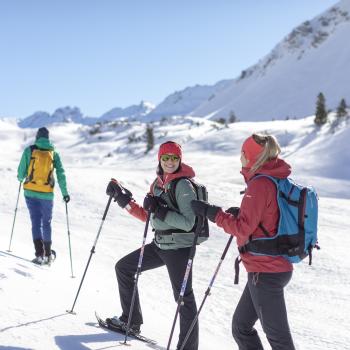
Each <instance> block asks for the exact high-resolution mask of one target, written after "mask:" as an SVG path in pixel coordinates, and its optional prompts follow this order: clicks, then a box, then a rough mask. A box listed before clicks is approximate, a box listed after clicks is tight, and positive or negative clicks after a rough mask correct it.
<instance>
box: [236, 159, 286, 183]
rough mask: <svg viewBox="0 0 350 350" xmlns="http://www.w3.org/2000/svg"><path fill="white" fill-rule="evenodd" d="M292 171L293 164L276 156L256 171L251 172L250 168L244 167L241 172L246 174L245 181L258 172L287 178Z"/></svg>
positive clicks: (278, 177)
mask: <svg viewBox="0 0 350 350" xmlns="http://www.w3.org/2000/svg"><path fill="white" fill-rule="evenodd" d="M291 172H292V169H291V166H290V165H289V164H288V163H287V162H285V161H284V160H283V159H280V158H275V159H272V160H270V161H268V162H266V163H265V164H264V165H263V166H262V167H261V168H260V169H258V170H257V171H255V172H254V173H252V172H250V168H242V171H241V174H242V175H243V176H244V180H245V182H248V181H249V180H250V179H251V178H252V177H254V176H255V175H258V174H264V175H270V176H273V177H276V178H277V179H285V178H287V177H288V176H289V175H290V174H291Z"/></svg>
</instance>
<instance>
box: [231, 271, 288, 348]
mask: <svg viewBox="0 0 350 350" xmlns="http://www.w3.org/2000/svg"><path fill="white" fill-rule="evenodd" d="M291 277H292V272H281V273H252V272H250V273H248V282H247V285H246V286H245V289H244V291H243V294H242V296H241V299H240V301H239V303H238V305H237V308H236V310H235V313H234V315H233V319H232V334H233V337H234V338H235V340H236V343H237V344H238V346H239V350H263V346H262V344H261V341H260V339H259V336H258V333H257V331H256V330H255V328H254V324H255V322H256V321H257V320H258V319H259V320H260V323H261V325H262V328H263V330H264V332H265V334H266V337H267V339H268V341H269V343H270V345H271V348H272V350H295V347H294V344H293V339H292V336H291V334H290V330H289V325H288V318H287V310H286V304H285V301H284V293H283V288H284V287H285V286H286V285H287V284H288V282H289V281H290V279H291Z"/></svg>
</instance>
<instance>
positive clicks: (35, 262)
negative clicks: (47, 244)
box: [32, 256, 44, 265]
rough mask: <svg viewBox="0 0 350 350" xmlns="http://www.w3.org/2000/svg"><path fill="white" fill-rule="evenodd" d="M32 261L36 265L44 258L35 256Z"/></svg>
mask: <svg viewBox="0 0 350 350" xmlns="http://www.w3.org/2000/svg"><path fill="white" fill-rule="evenodd" d="M32 262H33V263H34V264H37V265H42V264H43V263H44V259H43V257H42V256H36V257H35V258H34V259H33V260H32Z"/></svg>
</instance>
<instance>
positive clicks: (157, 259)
mask: <svg viewBox="0 0 350 350" xmlns="http://www.w3.org/2000/svg"><path fill="white" fill-rule="evenodd" d="M190 249H191V248H181V249H176V250H161V249H159V248H158V247H157V246H156V245H155V244H154V243H153V242H152V243H150V244H146V246H145V250H144V255H143V261H142V268H141V271H147V270H151V269H155V268H157V267H160V266H164V265H165V266H166V267H167V269H168V274H169V277H170V281H171V285H172V288H173V293H174V299H175V301H177V300H178V298H179V294H180V290H181V285H182V281H183V278H184V274H185V270H186V267H187V262H188V258H189V253H190ZM139 256H140V249H137V250H135V251H134V252H132V253H130V254H128V255H126V256H124V257H123V258H122V259H120V260H119V261H118V262H117V264H116V265H115V270H116V273H117V279H118V287H119V295H120V302H121V306H122V309H123V314H122V316H121V318H122V320H123V321H125V322H127V319H128V316H129V310H130V305H131V298H132V292H133V288H134V276H135V272H136V270H137V265H138V260H139ZM196 313H197V306H196V301H195V298H194V294H193V290H192V272H191V273H190V275H189V277H188V281H187V286H186V290H185V294H184V305H183V306H181V308H180V335H179V342H178V347H179V346H180V345H181V344H182V341H183V339H184V338H185V336H186V333H187V330H188V329H189V327H190V325H191V323H192V320H193V319H194V317H195V315H196ZM131 323H132V324H142V323H143V318H142V312H141V306H140V300H139V295H138V293H137V294H136V298H135V305H134V310H133V314H132V321H131ZM169 331H170V330H169ZM184 349H185V350H197V349H198V323H197V325H196V327H194V329H193V331H192V333H191V336H190V337H189V339H188V341H187V343H186V346H185V348H184Z"/></svg>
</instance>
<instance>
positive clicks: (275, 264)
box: [215, 158, 293, 272]
mask: <svg viewBox="0 0 350 350" xmlns="http://www.w3.org/2000/svg"><path fill="white" fill-rule="evenodd" d="M249 171H250V169H248V168H243V169H242V172H241V173H242V175H243V176H244V179H245V181H246V183H247V189H246V192H245V194H244V197H243V199H242V203H241V207H240V212H239V215H238V217H237V218H235V217H234V216H233V215H231V214H228V213H225V212H223V211H222V210H220V211H219V212H218V214H217V216H216V218H215V222H216V224H217V225H218V226H219V227H222V228H223V229H224V230H225V232H227V233H229V234H231V235H233V236H235V237H236V240H237V245H238V246H241V245H244V244H245V243H246V242H247V241H248V240H249V237H250V236H251V235H253V237H265V235H264V233H263V232H262V230H261V229H260V228H259V223H261V224H262V225H263V226H264V228H265V229H266V230H267V231H268V232H270V233H271V236H273V235H274V234H275V233H276V232H277V227H278V221H279V209H278V205H277V198H276V196H277V190H276V185H275V184H274V183H273V182H272V181H271V180H270V179H268V178H265V177H261V178H258V179H252V177H253V176H254V175H257V174H266V175H271V176H274V177H276V178H279V179H283V178H286V177H288V176H289V175H290V173H291V170H290V166H289V165H288V164H287V163H286V162H285V161H284V160H282V159H279V158H276V159H274V160H271V161H269V162H267V163H265V164H264V165H263V166H262V167H261V168H260V169H259V170H258V171H257V172H256V173H250V172H249ZM251 179H252V180H251ZM241 258H242V262H243V264H244V266H245V268H246V270H247V271H248V272H286V271H291V270H293V266H292V264H291V263H290V262H288V261H287V260H286V259H284V258H282V257H270V256H256V255H252V254H250V253H244V254H241Z"/></svg>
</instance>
